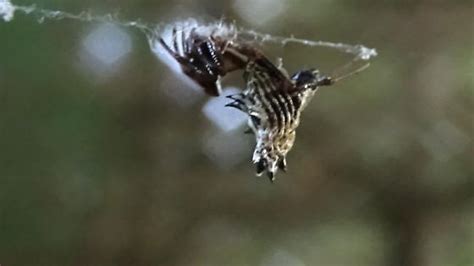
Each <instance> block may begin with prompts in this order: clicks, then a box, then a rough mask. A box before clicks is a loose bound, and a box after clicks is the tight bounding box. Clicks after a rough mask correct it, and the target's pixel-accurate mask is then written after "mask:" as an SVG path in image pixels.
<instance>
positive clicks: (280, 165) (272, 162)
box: [159, 27, 335, 181]
mask: <svg viewBox="0 0 474 266" xmlns="http://www.w3.org/2000/svg"><path fill="white" fill-rule="evenodd" d="M171 34H172V36H171V38H172V39H171V41H170V43H166V42H165V41H164V40H163V39H162V38H160V40H159V42H160V44H161V45H162V46H163V48H164V49H165V50H166V51H167V53H169V54H170V55H171V56H172V57H173V58H174V59H175V60H176V61H177V62H178V63H179V64H180V66H181V69H182V71H183V72H184V73H185V74H186V75H187V76H189V77H190V78H191V79H192V80H194V81H195V82H197V83H198V84H199V85H200V86H201V87H202V88H203V89H204V90H205V92H206V93H207V94H209V95H212V96H219V95H220V93H221V88H220V79H221V78H222V77H224V76H225V75H226V74H227V73H229V72H232V71H235V70H243V71H244V72H243V78H244V80H245V83H246V87H245V89H243V91H242V92H241V93H239V94H235V95H230V96H227V97H228V98H230V99H231V100H232V102H230V103H228V104H227V105H226V106H229V107H234V108H237V109H239V110H241V111H242V112H244V113H246V114H247V115H248V126H249V128H250V132H253V133H254V135H255V138H256V147H255V151H254V153H253V159H252V161H253V163H254V164H255V165H256V171H257V175H258V176H260V175H261V174H262V173H263V172H265V171H266V173H267V175H268V177H269V179H270V180H271V181H273V180H274V178H275V174H276V172H277V171H278V169H281V170H283V171H286V155H287V153H288V152H289V151H290V150H291V148H292V147H293V144H294V141H295V130H296V128H297V127H298V125H299V123H300V116H301V112H302V111H303V109H304V108H305V106H306V105H307V103H308V102H309V100H310V99H311V98H312V97H313V95H314V93H315V92H316V90H317V88H318V87H320V86H329V85H332V84H333V83H334V82H335V79H332V78H331V77H329V76H325V75H322V74H320V73H319V71H318V70H316V69H305V70H301V71H298V72H296V73H295V74H293V75H292V76H291V77H290V76H288V74H287V72H286V71H285V70H284V69H283V67H282V66H281V65H279V66H275V65H274V64H273V63H272V62H271V61H270V60H269V59H268V58H267V57H266V56H265V55H264V54H263V53H262V52H261V51H260V50H259V49H257V48H256V47H254V46H252V45H251V44H250V43H245V42H239V41H237V40H236V39H234V38H228V36H227V37H223V36H219V35H218V34H214V33H213V32H211V33H208V34H203V33H202V32H198V29H197V28H196V27H194V28H190V29H188V30H187V31H186V30H185V29H179V30H178V29H177V28H176V27H173V29H172V33H171Z"/></svg>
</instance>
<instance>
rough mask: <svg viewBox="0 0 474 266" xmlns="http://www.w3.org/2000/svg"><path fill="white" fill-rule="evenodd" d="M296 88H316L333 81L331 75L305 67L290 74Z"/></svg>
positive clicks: (330, 83)
mask: <svg viewBox="0 0 474 266" xmlns="http://www.w3.org/2000/svg"><path fill="white" fill-rule="evenodd" d="M291 80H292V81H293V83H294V84H295V86H296V88H297V89H298V90H299V91H301V90H307V89H311V90H316V89H317V88H318V87H319V86H329V85H332V84H333V83H334V80H333V79H332V78H331V77H328V76H325V75H322V74H321V73H319V70H317V69H305V70H301V71H298V72H296V73H295V74H293V76H291Z"/></svg>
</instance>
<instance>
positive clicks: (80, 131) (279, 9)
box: [0, 0, 474, 266]
mask: <svg viewBox="0 0 474 266" xmlns="http://www.w3.org/2000/svg"><path fill="white" fill-rule="evenodd" d="M13 2H14V3H15V4H33V3H34V4H36V5H39V6H42V7H47V8H51V9H61V10H67V11H71V12H79V11H82V10H86V9H90V10H92V11H93V12H94V13H109V12H115V11H117V10H118V11H120V14H121V16H122V17H124V18H132V19H135V18H142V19H143V20H145V21H148V22H166V21H170V20H172V19H176V18H187V17H190V16H192V17H198V18H205V19H210V18H216V19H219V18H221V17H222V16H224V17H226V18H228V19H230V20H234V19H235V20H236V22H237V23H238V24H239V25H243V26H246V27H248V28H254V29H256V30H259V31H263V32H269V33H273V34H278V35H291V34H294V35H296V36H298V37H303V38H307V39H314V40H330V41H342V42H346V43H363V44H366V45H367V46H369V47H375V48H377V50H378V52H379V57H377V58H376V59H375V61H374V62H373V63H372V66H371V67H370V68H369V69H368V70H366V71H365V72H362V73H361V74H360V75H358V76H354V77H352V78H350V79H348V80H345V81H343V82H341V83H340V84H337V85H335V86H333V87H331V88H325V89H324V90H321V91H320V92H318V95H317V97H316V98H315V99H314V100H313V102H312V103H311V105H310V106H309V107H308V109H307V110H306V111H305V113H304V117H303V121H302V125H301V127H300V129H299V131H298V138H297V142H296V145H295V148H294V150H293V151H292V152H291V153H290V154H289V158H288V163H289V171H288V173H287V174H281V175H279V176H278V178H277V181H276V183H275V184H270V183H269V182H267V180H266V179H257V178H255V177H254V174H253V168H252V167H251V165H250V158H251V152H252V145H253V143H252V141H253V140H252V137H249V136H245V135H243V134H242V131H243V130H244V129H238V130H236V131H233V132H230V133H223V132H221V131H219V130H220V129H219V128H217V127H216V126H215V125H213V124H212V123H211V122H210V121H208V120H207V118H206V116H205V115H204V113H203V112H202V108H203V106H204V105H205V104H206V101H207V100H208V99H206V98H204V97H202V95H200V94H199V93H197V92H195V91H192V90H191V91H190V90H188V89H187V88H186V85H185V84H184V83H182V82H181V81H180V80H179V79H178V78H177V77H176V76H174V75H173V74H172V73H171V72H170V71H169V70H168V69H167V68H166V67H165V66H164V65H163V64H162V63H160V62H159V61H158V60H156V58H155V57H154V56H153V54H152V53H151V52H150V50H149V47H148V46H147V45H148V44H147V42H146V39H145V38H144V37H143V36H142V35H141V34H140V33H138V32H134V31H129V30H126V29H113V30H114V31H111V30H109V31H106V32H107V33H108V34H111V33H110V32H112V33H113V34H115V35H111V36H112V37H110V38H112V39H113V38H117V39H114V40H117V42H122V43H127V42H128V46H117V47H118V48H117V47H115V48H116V49H119V48H120V49H122V50H120V51H122V52H123V53H119V54H116V53H112V54H108V53H107V51H108V50H105V51H102V52H100V54H102V55H103V54H104V53H107V55H106V56H108V57H107V58H109V59H110V58H111V57H112V58H115V59H114V60H112V61H107V60H105V62H104V61H103V60H102V61H100V60H101V59H100V56H99V57H97V55H96V56H95V57H94V55H93V54H91V51H97V49H99V51H100V46H99V47H96V46H94V41H92V43H90V42H88V41H87V40H88V38H93V36H94V35H91V34H94V32H95V33H96V34H97V31H99V33H100V30H103V28H101V27H103V25H96V24H84V23H79V22H75V21H60V22H51V21H45V22H44V23H42V24H39V23H37V22H36V20H35V18H32V17H27V16H24V15H18V16H16V17H15V19H13V20H12V21H11V22H9V23H3V22H2V23H0V264H2V265H306V266H309V265H434V266H437V265H440V266H441V265H459V266H461V265H462V266H464V265H466V266H468V265H473V264H474V207H473V206H474V200H473V196H474V179H473V178H474V169H473V158H474V157H473V155H474V154H473V152H474V149H473V136H474V134H473V130H474V126H473V118H474V117H473V114H474V102H473V93H474V79H473V70H474V55H473V47H474V46H473V39H474V36H473V32H474V31H473V17H474V13H473V4H472V2H471V1H436V0H433V1H430V0H417V1H395V0H393V1H388V0H387V1H376V0H364V1H326V0H318V1H309V0H307V1H303V0H297V1H289V0H287V1H285V0H279V1H264V0H260V1H244V0H235V1H210V0H207V1H186V0H180V1H124V0H118V1H91V0H87V1H72V0H68V1H46V0H45V1H36V2H33V1H26V0H25V1H17V2H16V1H13ZM90 36H92V37H90ZM100 36H102V35H100ZM110 38H109V39H110ZM99 39H100V37H99ZM127 40H128V41H127ZM115 48H114V49H115ZM91 49H92V50H91ZM124 49H125V50H124ZM268 51H271V56H273V57H272V58H275V57H277V56H283V57H284V63H285V66H286V67H287V68H288V69H289V70H290V72H292V71H296V70H297V69H298V68H302V67H318V68H320V69H321V70H322V71H325V72H329V71H331V70H332V69H334V68H336V67H337V66H338V65H341V64H342V63H343V62H344V60H347V58H344V57H343V56H342V55H340V54H338V53H336V52H334V51H330V50H327V49H314V48H311V49H310V48H305V47H301V46H288V47H287V48H285V49H281V48H274V47H273V48H272V47H269V48H268ZM116 61H117V62H116Z"/></svg>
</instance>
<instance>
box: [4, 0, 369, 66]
mask: <svg viewBox="0 0 474 266" xmlns="http://www.w3.org/2000/svg"><path fill="white" fill-rule="evenodd" d="M15 13H23V14H26V15H31V16H34V17H36V18H37V21H38V22H39V23H43V22H44V21H45V20H64V19H70V20H77V21H81V22H99V23H111V24H114V25H117V26H121V27H126V28H134V29H138V30H139V31H141V32H142V33H143V34H144V35H145V36H146V38H147V40H148V42H149V44H150V48H151V50H152V51H153V52H154V53H156V52H157V51H156V49H155V48H156V47H157V41H158V39H159V37H160V36H161V35H162V33H163V32H164V31H165V30H166V29H169V27H170V26H173V25H176V24H181V25H195V24H196V23H197V22H196V21H195V20H186V21H178V22H175V23H170V24H148V23H145V22H143V21H141V20H122V19H120V18H119V16H118V14H116V13H115V14H105V15H95V14H93V13H92V12H90V11H83V12H80V13H77V14H73V13H69V12H65V11H60V10H49V9H43V8H39V7H37V6H35V5H32V6H22V5H14V4H12V3H11V2H10V1H9V0H0V18H1V19H3V20H4V21H6V22H8V21H11V20H13V18H14V15H15ZM198 25H199V27H200V29H201V30H208V31H210V30H212V31H213V32H216V31H217V34H227V35H228V36H229V37H237V38H239V39H242V40H245V41H247V42H254V43H258V44H265V43H273V44H278V45H281V46H286V45H287V44H289V43H295V44H301V45H304V46H309V47H326V48H331V49H336V50H338V51H340V52H344V53H347V54H351V55H352V56H353V59H352V61H359V60H362V61H368V60H370V59H371V58H373V57H375V56H377V51H376V50H375V49H373V48H368V47H366V46H364V45H361V44H357V45H351V44H345V43H333V42H327V41H313V40H305V39H300V38H296V37H295V36H290V37H282V36H274V35H270V34H265V33H260V32H257V31H255V30H250V29H245V28H241V27H238V26H236V25H235V24H233V23H225V22H224V21H222V20H221V21H218V22H214V23H207V24H206V23H198Z"/></svg>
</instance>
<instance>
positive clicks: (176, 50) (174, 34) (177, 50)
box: [172, 27, 179, 55]
mask: <svg viewBox="0 0 474 266" xmlns="http://www.w3.org/2000/svg"><path fill="white" fill-rule="evenodd" d="M172 34H173V48H174V51H175V53H176V54H178V55H179V49H178V40H177V38H178V35H177V29H176V27H173V33H172Z"/></svg>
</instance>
